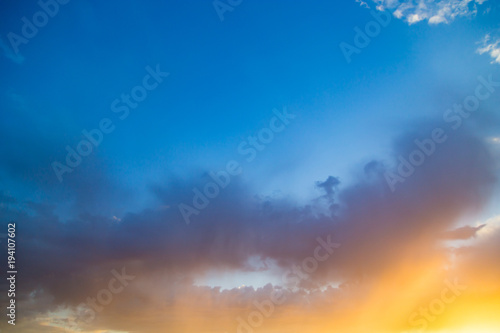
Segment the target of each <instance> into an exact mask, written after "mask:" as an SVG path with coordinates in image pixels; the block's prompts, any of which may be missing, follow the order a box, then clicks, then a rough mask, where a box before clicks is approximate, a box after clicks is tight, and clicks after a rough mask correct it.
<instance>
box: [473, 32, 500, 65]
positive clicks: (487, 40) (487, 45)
mask: <svg viewBox="0 0 500 333" xmlns="http://www.w3.org/2000/svg"><path fill="white" fill-rule="evenodd" d="M479 43H480V44H481V46H480V47H479V48H478V49H477V53H479V54H484V53H486V54H489V55H490V57H491V58H493V61H492V62H491V63H495V62H496V63H498V64H500V38H492V37H491V35H490V34H487V35H486V36H484V38H483V39H482V40H481V41H480V42H479Z"/></svg>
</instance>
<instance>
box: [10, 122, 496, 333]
mask: <svg viewBox="0 0 500 333" xmlns="http://www.w3.org/2000/svg"><path fill="white" fill-rule="evenodd" d="M429 128H433V126H431V125H429V126H422V127H418V128H414V129H413V130H409V131H408V132H407V133H406V134H405V135H403V136H402V137H400V138H399V139H398V140H396V142H395V145H394V156H399V155H407V154H408V153H409V152H411V151H412V150H413V149H415V147H414V143H413V142H414V139H415V137H418V135H419V134H420V133H426V132H427V130H428V129H429ZM416 135H417V136H416ZM494 165H495V161H494V158H493V157H492V156H491V155H490V153H489V151H488V149H487V146H486V144H485V141H484V140H483V139H481V138H479V137H477V136H475V135H474V134H472V133H470V132H468V131H467V130H466V128H465V127H464V128H463V131H458V132H455V133H454V136H452V137H450V138H449V140H447V141H446V142H445V143H444V144H443V145H442V146H440V150H439V152H436V154H434V155H433V156H432V158H430V159H429V160H427V161H426V162H425V164H423V165H422V166H420V167H419V169H418V170H416V172H415V174H414V175H413V176H411V177H410V178H408V179H407V180H406V181H405V182H404V183H403V184H400V186H399V187H398V189H397V191H396V192H392V191H390V189H389V188H388V186H387V184H386V182H385V178H384V173H385V171H386V170H387V167H385V166H384V164H383V163H381V162H379V161H371V162H370V163H368V164H367V165H366V167H365V168H364V171H365V172H364V174H362V176H360V178H359V179H358V181H357V182H355V183H354V184H353V185H350V186H347V187H342V184H341V183H340V182H339V180H338V179H337V178H335V177H328V178H327V179H326V180H325V181H323V182H318V183H317V186H318V187H319V188H321V189H323V190H324V191H325V193H326V196H323V197H322V198H327V199H329V200H330V199H331V200H332V201H333V199H332V198H333V196H335V197H336V204H338V208H337V209H336V210H335V211H334V214H333V215H323V214H319V213H316V212H317V210H315V209H313V208H314V207H312V206H314V203H311V204H308V205H305V206H303V205H297V204H296V203H294V202H292V201H289V200H285V199H282V198H279V197H255V196H254V195H253V194H252V193H251V191H250V190H249V189H248V187H247V186H245V184H244V182H243V181H242V180H237V179H235V181H234V183H233V182H232V184H231V187H228V188H227V189H225V191H223V192H221V194H220V195H219V197H218V198H217V199H216V200H213V201H212V202H211V203H210V206H209V207H208V208H207V209H205V210H204V211H203V212H202V213H200V215H199V216H198V219H197V220H196V221H193V223H191V224H190V225H186V224H185V223H184V222H183V221H182V217H181V216H180V214H179V212H178V211H177V210H175V209H172V208H166V209H157V210H151V209H145V210H143V211H140V212H138V213H129V214H126V215H124V216H123V217H121V220H117V219H115V218H114V217H113V215H109V216H103V215H99V214H97V213H94V214H90V213H88V212H87V213H82V211H81V210H80V209H76V208H75V216H74V217H72V218H70V219H62V218H61V217H60V216H58V214H57V213H56V212H57V210H56V209H55V207H54V206H53V205H50V204H46V203H41V202H39V203H32V202H26V203H24V205H25V206H24V207H23V208H22V209H19V210H16V209H14V208H10V206H6V207H0V212H1V215H2V216H4V217H5V216H9V217H11V219H13V220H15V221H16V222H17V223H18V232H19V234H20V235H23V236H22V237H23V239H22V247H19V249H18V251H19V252H18V253H19V257H20V258H22V262H23V274H22V285H23V289H22V290H20V293H19V295H17V298H18V300H19V302H20V304H23V305H26V306H27V307H28V308H29V309H30V311H29V312H27V313H26V314H25V315H26V316H28V317H29V318H30V320H28V321H27V322H29V323H30V325H32V326H31V327H32V328H33V331H35V329H34V327H36V325H40V320H41V319H40V318H45V319H47V317H49V318H50V315H49V312H48V311H52V312H57V311H61V308H66V309H69V310H68V311H76V307H77V306H78V304H80V303H82V302H85V300H86V299H87V297H95V295H96V293H97V292H98V291H99V290H100V289H102V288H103V287H105V285H106V283H107V282H106V281H107V280H109V278H110V277H111V275H110V271H111V270H112V269H120V268H121V267H126V270H127V272H128V273H129V274H132V275H135V276H137V278H136V279H135V280H134V282H133V283H132V284H131V285H130V286H129V287H127V289H126V291H124V292H123V293H121V294H120V295H117V296H116V301H113V303H111V304H110V305H108V306H106V309H105V310H104V311H103V312H102V313H100V314H99V316H98V318H97V319H96V320H95V321H94V322H92V323H91V324H89V325H88V327H87V328H88V329H89V330H91V329H98V328H99V329H103V328H107V329H114V330H123V331H137V332H151V331H155V330H161V329H162V328H164V327H167V325H172V326H171V327H172V331H173V332H188V331H193V330H194V329H197V328H200V327H207V328H206V330H207V331H210V329H211V330H213V331H216V330H220V329H227V330H231V329H232V330H233V331H234V329H235V325H236V324H235V318H236V317H237V316H241V315H242V316H244V315H246V314H248V312H249V311H251V310H252V307H253V306H254V305H253V304H254V303H253V302H254V301H256V300H257V301H260V300H264V299H265V298H266V297H268V296H267V295H269V293H270V292H271V291H272V290H274V289H276V288H278V289H279V287H278V286H272V285H268V286H266V287H263V288H259V289H254V288H252V287H244V288H240V289H233V290H226V291H223V290H220V288H212V287H201V286H198V287H197V286H195V285H194V280H195V277H196V276H198V275H199V274H202V273H203V272H206V271H207V270H213V269H217V270H219V271H230V270H248V269H251V267H249V265H248V260H249V258H255V257H256V258H261V259H262V260H266V259H269V260H272V261H273V262H274V263H276V267H275V269H276V270H277V272H285V271H286V270H289V269H291V268H292V267H294V266H297V265H299V266H300V265H301V264H302V262H303V260H304V259H305V258H307V257H310V256H312V255H313V251H314V249H315V247H316V245H317V240H316V239H317V237H326V236H327V235H331V237H332V240H333V241H335V242H337V243H340V244H342V246H341V247H340V248H338V249H336V250H335V252H334V254H333V255H332V256H331V258H330V259H328V261H325V262H324V263H320V265H319V267H318V269H317V270H316V271H314V272H312V273H310V274H308V276H307V278H306V279H303V280H302V281H301V283H300V285H298V287H297V289H295V290H294V291H293V292H292V293H290V294H289V295H288V297H287V300H286V302H285V303H284V304H283V305H282V306H281V307H280V312H279V313H281V314H277V315H276V316H273V317H272V318H271V319H269V321H268V325H269V327H278V326H279V325H280V324H282V321H284V320H286V321H287V322H288V323H291V322H295V321H296V320H302V321H303V322H302V324H304V325H306V326H304V327H308V328H311V329H314V328H315V327H316V326H315V325H318V324H315V322H314V321H311V320H310V318H315V319H318V320H320V321H324V320H325V318H332V319H331V320H333V319H334V320H335V325H336V327H341V328H345V330H344V331H345V332H350V331H349V330H350V329H351V328H349V327H350V325H352V320H354V318H356V316H359V315H361V316H368V315H369V316H372V315H379V316H380V318H379V319H380V320H378V321H377V323H380V325H382V324H387V323H389V322H391V321H394V320H396V318H397V316H396V315H395V314H398V313H400V315H401V316H405V315H406V314H407V313H410V312H411V311H412V307H413V306H415V304H418V302H419V301H420V297H423V296H425V295H421V294H418V297H417V298H411V297H410V298H408V297H409V296H408V295H407V294H405V293H407V292H403V291H402V290H399V291H398V287H397V286H398V285H401V283H402V281H406V282H405V283H404V288H405V289H406V288H408V289H410V290H411V288H413V287H415V286H417V285H418V283H419V282H418V281H417V280H418V279H419V278H421V274H422V272H423V271H427V270H429V269H432V270H436V277H434V278H433V279H432V280H431V281H430V282H429V286H430V287H429V289H428V292H433V291H435V289H439V283H438V282H436V281H438V280H439V279H440V278H441V277H442V276H443V274H444V271H442V268H443V267H444V266H445V265H446V264H447V262H448V259H447V258H448V254H449V250H447V249H445V248H443V247H442V235H443V233H446V232H447V231H448V230H453V228H454V226H455V222H456V221H458V220H459V218H461V217H462V216H464V215H465V214H468V213H470V212H471V211H474V210H477V209H478V207H481V206H482V205H483V204H485V203H486V202H487V201H488V199H489V196H490V192H491V189H492V187H493V186H494V184H495V183H496V178H495V169H494ZM194 185H195V182H194V181H182V180H179V179H171V180H169V181H168V182H165V183H157V184H155V185H154V186H152V187H151V190H152V193H153V194H154V195H155V196H156V198H157V200H158V201H159V203H160V204H159V205H160V206H162V207H176V204H177V203H179V202H186V201H188V200H189V198H190V197H191V195H192V194H191V192H190V189H191V188H193V187H194ZM108 186H113V183H111V182H108ZM85 193H86V196H85V197H82V198H80V199H78V200H81V201H82V204H85V203H86V202H89V200H90V201H94V200H93V199H92V196H93V194H92V193H93V192H92V191H89V192H88V193H87V192H85ZM108 193H110V195H113V193H114V191H109V192H108ZM94 195H97V194H94ZM17 201H18V202H20V201H19V200H17ZM110 202H113V200H111V199H110ZM75 207H79V204H78V203H77V204H76V205H75ZM3 220H6V219H3ZM477 230H478V229H477V228H476V229H475V230H472V229H455V230H454V231H453V232H452V236H453V237H455V238H456V237H457V235H458V237H459V238H460V237H466V236H468V235H471V234H475V232H477ZM465 234H466V235H465ZM491 246H493V245H491ZM491 246H490V247H488V246H486V247H484V248H478V249H476V250H466V249H464V250H463V251H462V252H463V253H464V255H465V254H466V253H468V254H467V255H468V256H469V257H470V256H474V257H476V256H479V255H486V253H489V252H488V251H490V250H491ZM488 258H489V257H488ZM492 260H493V257H491V259H485V260H483V261H484V262H485V265H486V263H490V261H491V262H493V261H492ZM464 262H466V263H464V265H470V264H471V263H469V261H466V260H465V259H464ZM408 263H411V265H408ZM481 267H482V266H481ZM484 267H486V266H484ZM484 269H486V268H484ZM391 281H393V282H391ZM394 281H397V282H394ZM20 283H21V282H20ZM333 286H338V287H333ZM382 294H383V295H384V296H383V298H384V299H387V298H389V299H390V301H391V302H393V303H392V304H395V305H394V306H388V308H386V309H385V311H381V310H380V307H378V306H376V302H377V299H376V298H374V297H375V296H377V295H378V296H377V297H379V296H380V297H382V296H381V295H382ZM400 297H406V298H404V299H400ZM413 297H416V296H413ZM379 299H380V298H379ZM409 299H410V300H409ZM403 301H404V302H403ZM396 304H397V305H398V306H397V307H396ZM368 308H369V309H371V310H370V311H368ZM355 309H358V310H355ZM363 309H364V310H363ZM377 309H378V310H377ZM297 311H305V312H304V313H305V315H304V316H298V317H296V318H293V316H292V317H290V314H292V313H296V312H297ZM404 311H408V312H407V313H406V314H405V312H404ZM388 313H390V314H391V316H393V318H390V317H389V314H388ZM221 314H223V315H222V317H221V320H220V321H218V322H217V323H214V322H210V321H209V320H208V319H209V318H213V317H220V316H221ZM308 316H309V317H308ZM37 318H38V319H37ZM137 318H141V320H137ZM160 318H162V319H160ZM188 318H195V319H196V320H192V319H190V320H188ZM308 318H309V319H308ZM47 320H48V319H47ZM47 320H45V321H44V322H47ZM54 320H55V319H54ZM49 322H50V320H49ZM145 322H147V324H144V323H145ZM305 323H306V324H305ZM366 323H370V321H367V322H366ZM302 324H301V325H302ZM26 325H27V324H26ZM51 325H60V321H57V320H56V322H53V323H52V324H51ZM82 325H83V324H82ZM391 325H395V324H394V322H391ZM321 327H322V328H320V327H316V328H317V331H318V332H322V330H324V329H325V327H328V325H326V326H321ZM353 329H354V328H353ZM26 331H29V329H28V328H26Z"/></svg>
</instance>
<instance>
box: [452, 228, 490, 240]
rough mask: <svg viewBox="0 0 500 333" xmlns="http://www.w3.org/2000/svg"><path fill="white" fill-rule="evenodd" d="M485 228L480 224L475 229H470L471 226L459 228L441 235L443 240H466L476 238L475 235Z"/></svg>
mask: <svg viewBox="0 0 500 333" xmlns="http://www.w3.org/2000/svg"><path fill="white" fill-rule="evenodd" d="M485 226H486V224H481V225H480V226H477V227H471V226H465V227H460V228H457V229H454V230H451V231H447V232H445V233H444V234H443V238H444V239H448V240H466V239H469V238H472V237H476V234H477V233H478V232H479V231H480V230H481V229H483V228H484V227H485Z"/></svg>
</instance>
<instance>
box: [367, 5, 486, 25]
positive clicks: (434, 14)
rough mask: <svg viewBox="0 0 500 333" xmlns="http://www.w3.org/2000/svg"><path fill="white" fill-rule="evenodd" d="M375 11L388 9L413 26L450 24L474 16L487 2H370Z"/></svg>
mask: <svg viewBox="0 0 500 333" xmlns="http://www.w3.org/2000/svg"><path fill="white" fill-rule="evenodd" d="M372 1H373V2H374V3H376V4H377V9H379V10H384V9H388V10H390V11H392V12H393V14H394V16H396V17H397V18H399V19H403V20H405V21H406V22H407V23H408V24H414V23H417V22H420V21H425V20H427V21H428V22H429V24H439V23H450V22H452V21H453V20H454V19H455V18H457V17H461V16H471V15H476V13H477V5H481V4H483V3H484V2H485V1H487V0H443V1H430V0H408V1H399V0H372Z"/></svg>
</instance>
